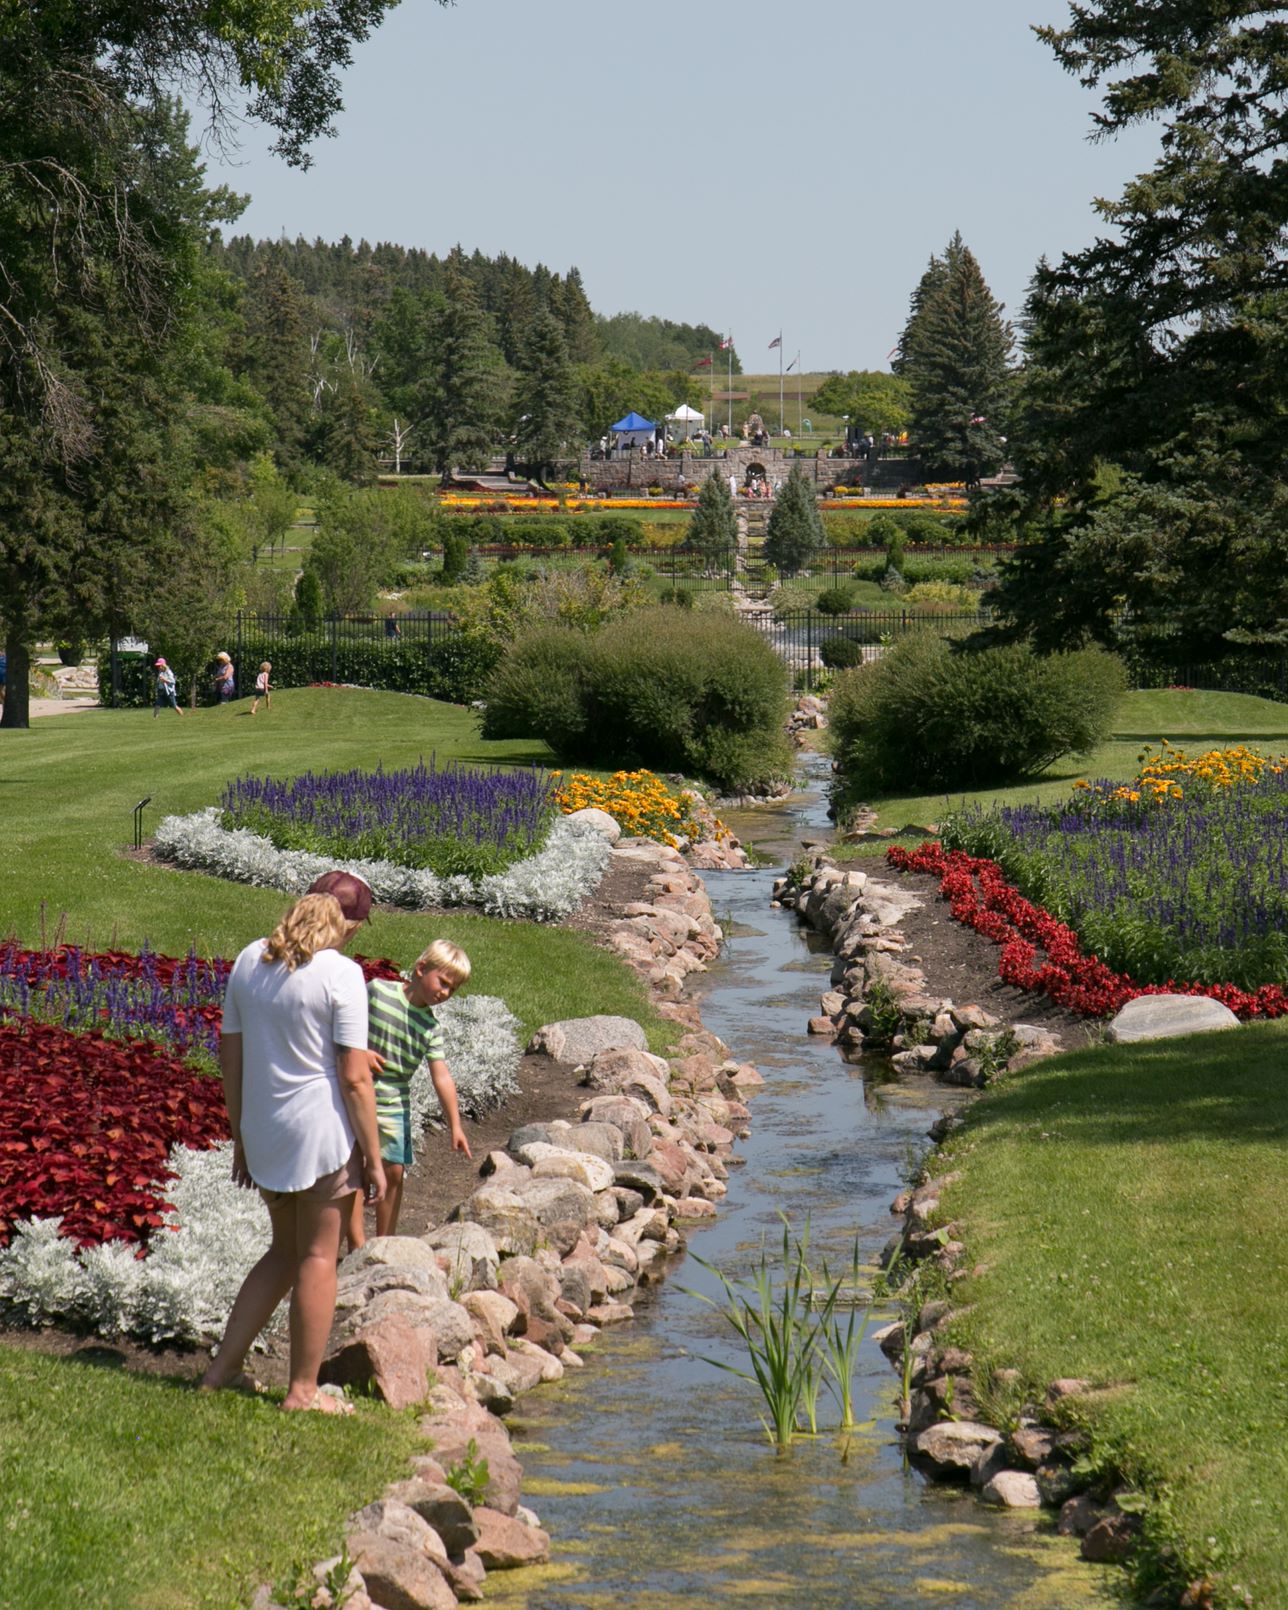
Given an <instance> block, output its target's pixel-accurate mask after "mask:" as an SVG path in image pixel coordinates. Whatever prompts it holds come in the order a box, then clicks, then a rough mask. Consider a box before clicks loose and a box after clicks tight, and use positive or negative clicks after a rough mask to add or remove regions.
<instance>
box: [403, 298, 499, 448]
mask: <svg viewBox="0 0 1288 1610" xmlns="http://www.w3.org/2000/svg"><path fill="white" fill-rule="evenodd" d="M444 290H445V294H446V299H447V300H446V306H445V307H444V308H443V309H442V311H441V312H439V313H436V314H434V315H433V316H432V318H431V328H430V341H429V347H430V354H431V361H432V369H431V373H430V376H429V379H428V382H427V384H426V387H425V396H424V404H423V406H424V417H425V422H426V428H427V434H428V436H429V440H430V444H431V449H430V450H431V452H432V453H433V456H434V462H435V465H436V467H437V468H438V470H439V472H440V473H445V472H446V471H448V470H451V469H484V468H486V466H487V462H488V459H489V458H490V457H491V455H492V448H493V445H494V444H495V442H496V439H497V434H498V422H499V420H500V417H501V409H502V405H503V401H504V393H505V369H504V364H503V360H502V358H501V354H500V353H499V352H498V351H497V350H496V348H495V347H494V346H493V345H492V341H491V337H490V330H489V321H488V316H487V314H486V313H485V312H484V311H483V307H482V304H481V303H480V301H479V297H478V292H477V291H476V290H475V289H474V285H473V283H472V281H471V280H470V278H469V277H468V275H467V273H466V271H465V270H464V269H463V268H458V267H454V268H453V269H452V270H451V271H449V273H448V276H447V279H446V281H445V284H444Z"/></svg>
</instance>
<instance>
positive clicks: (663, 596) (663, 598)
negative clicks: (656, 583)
mask: <svg viewBox="0 0 1288 1610" xmlns="http://www.w3.org/2000/svg"><path fill="white" fill-rule="evenodd" d="M657 597H658V603H659V604H673V605H674V606H675V607H676V608H677V609H692V608H693V588H692V587H663V589H662V591H661V592H660V593H659V594H658V595H657Z"/></svg>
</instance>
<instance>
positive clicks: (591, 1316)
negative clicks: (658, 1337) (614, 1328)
mask: <svg viewBox="0 0 1288 1610" xmlns="http://www.w3.org/2000/svg"><path fill="white" fill-rule="evenodd" d="M586 1318H587V1319H588V1320H589V1321H590V1323H591V1324H592V1325H599V1326H601V1327H602V1326H604V1325H621V1324H624V1323H625V1321H626V1320H628V1319H634V1318H635V1310H634V1309H633V1308H632V1307H631V1305H630V1304H629V1303H596V1304H595V1306H594V1307H593V1308H588V1309H587V1310H586Z"/></svg>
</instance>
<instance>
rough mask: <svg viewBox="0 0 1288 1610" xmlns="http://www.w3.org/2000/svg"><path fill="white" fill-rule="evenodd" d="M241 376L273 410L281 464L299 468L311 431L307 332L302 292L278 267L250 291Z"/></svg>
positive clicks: (265, 271) (256, 281) (263, 275)
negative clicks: (305, 439)
mask: <svg viewBox="0 0 1288 1610" xmlns="http://www.w3.org/2000/svg"><path fill="white" fill-rule="evenodd" d="M243 311H244V317H245V323H246V339H245V355H244V359H243V364H242V368H243V372H244V373H245V375H246V377H247V379H248V380H249V381H250V382H251V384H252V385H253V386H254V387H255V389H256V390H257V391H258V392H259V394H260V395H261V396H262V397H263V398H264V400H265V401H266V402H267V403H268V405H269V407H270V408H271V409H272V410H273V419H274V423H275V424H276V427H277V429H276V440H275V443H274V446H275V448H276V453H277V458H278V461H279V463H280V464H281V465H282V466H283V468H285V469H288V470H289V469H294V468H297V467H298V465H299V463H300V458H301V453H302V449H303V445H304V438H305V435H306V433H307V432H308V429H309V424H310V414H311V412H312V395H311V386H310V382H309V332H308V315H307V309H306V306H305V299H304V288H303V286H302V285H301V284H300V283H299V281H298V280H296V279H294V278H293V277H292V276H291V275H290V274H289V273H288V272H287V270H286V269H285V268H284V267H283V266H282V265H281V264H280V263H267V264H265V266H264V268H263V269H261V271H260V272H259V273H258V274H257V275H256V276H255V278H254V279H253V280H252V281H251V282H250V284H249V285H248V286H247V287H246V292H245V298H244V302H243Z"/></svg>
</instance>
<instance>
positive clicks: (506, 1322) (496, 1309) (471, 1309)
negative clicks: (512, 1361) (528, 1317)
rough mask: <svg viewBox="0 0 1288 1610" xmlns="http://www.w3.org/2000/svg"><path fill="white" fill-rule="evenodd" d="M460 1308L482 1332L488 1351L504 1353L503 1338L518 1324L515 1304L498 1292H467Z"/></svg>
mask: <svg viewBox="0 0 1288 1610" xmlns="http://www.w3.org/2000/svg"><path fill="white" fill-rule="evenodd" d="M461 1307H462V1308H463V1309H464V1310H465V1312H466V1313H467V1314H468V1315H469V1316H470V1318H471V1319H472V1320H473V1321H474V1323H475V1325H477V1326H478V1328H479V1330H480V1331H481V1332H482V1334H483V1338H484V1340H485V1341H486V1342H487V1344H488V1349H489V1351H492V1352H504V1350H505V1338H506V1337H507V1335H509V1333H510V1332H511V1331H512V1330H513V1329H514V1327H515V1325H516V1324H517V1323H518V1319H519V1309H518V1306H517V1304H515V1303H513V1302H511V1301H510V1299H509V1298H508V1297H507V1296H505V1295H504V1294H503V1293H502V1292H499V1291H469V1292H466V1294H465V1296H464V1297H462V1299H461Z"/></svg>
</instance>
